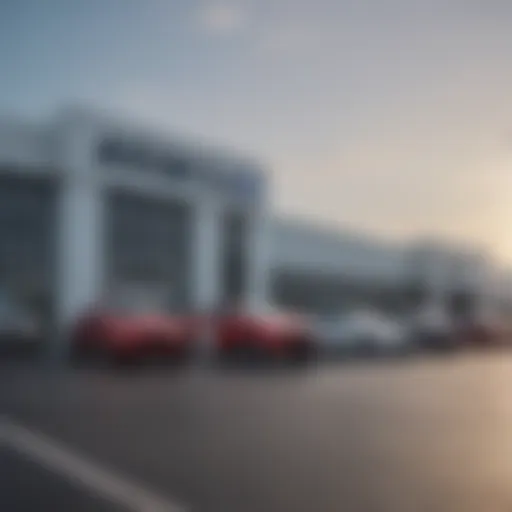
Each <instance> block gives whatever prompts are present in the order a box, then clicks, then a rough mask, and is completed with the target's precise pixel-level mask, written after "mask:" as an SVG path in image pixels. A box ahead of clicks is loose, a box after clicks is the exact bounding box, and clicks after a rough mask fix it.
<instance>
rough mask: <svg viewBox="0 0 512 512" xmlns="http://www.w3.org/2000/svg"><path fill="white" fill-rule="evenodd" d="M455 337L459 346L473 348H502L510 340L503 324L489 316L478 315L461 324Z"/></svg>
mask: <svg viewBox="0 0 512 512" xmlns="http://www.w3.org/2000/svg"><path fill="white" fill-rule="evenodd" d="M457 336H458V338H459V340H460V343H461V345H463V346H465V347H475V348H491V347H499V346H504V345H506V344H507V343H509V339H510V333H509V332H508V329H507V327H506V325H505V324H504V322H502V321H501V320H500V319H499V318H496V317H494V316H491V315H485V316H483V315H479V316H476V317H473V318H471V319H468V320H466V321H465V322H461V323H460V325H459V326H458V330H457Z"/></svg>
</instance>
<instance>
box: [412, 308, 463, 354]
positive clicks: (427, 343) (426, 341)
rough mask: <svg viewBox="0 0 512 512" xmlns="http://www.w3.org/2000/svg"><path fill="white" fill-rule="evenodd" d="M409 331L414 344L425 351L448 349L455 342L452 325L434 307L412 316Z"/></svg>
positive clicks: (440, 310)
mask: <svg viewBox="0 0 512 512" xmlns="http://www.w3.org/2000/svg"><path fill="white" fill-rule="evenodd" d="M409 331H410V336H411V338H412V339H413V340H414V342H415V343H416V344H417V345H419V346H422V347H424V348H427V349H448V348H451V347H452V346H453V344H454V342H455V325H454V323H453V322H452V320H451V318H450V317H449V315H448V314H447V313H446V312H445V311H444V310H443V309H442V308H440V307H436V306H434V305H430V306H426V307H424V308H421V309H420V310H418V311H417V312H416V313H415V314H413V315H412V317H411V319H410V322H409Z"/></svg>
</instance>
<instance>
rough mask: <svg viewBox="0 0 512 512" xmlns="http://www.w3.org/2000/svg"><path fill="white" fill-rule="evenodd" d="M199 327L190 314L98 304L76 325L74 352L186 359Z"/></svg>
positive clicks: (123, 358) (122, 359)
mask: <svg viewBox="0 0 512 512" xmlns="http://www.w3.org/2000/svg"><path fill="white" fill-rule="evenodd" d="M196 331H197V328H196V326H195V323H194V322H192V321H191V320H190V319H188V318H187V317H186V316H172V315H169V314H167V313H164V312H146V311H131V310H129V309H128V310H126V309H117V308H94V309H92V310H91V311H89V312H87V313H86V314H84V315H83V316H82V317H80V318H79V319H78V320H77V321H76V323H75V325H74V326H73V328H72V332H71V353H72V356H73V357H74V358H75V359H78V360H83V359H90V358H97V357H98V356H99V357H100V358H105V359H108V360H110V361H112V362H119V363H128V362H141V361H144V360H147V359H150V358H151V359H153V358H156V359H164V358H165V359H167V358H169V359H171V360H175V361H185V360H186V359H188V356H190V355H191V354H192V352H193V349H194V346H195V341H196Z"/></svg>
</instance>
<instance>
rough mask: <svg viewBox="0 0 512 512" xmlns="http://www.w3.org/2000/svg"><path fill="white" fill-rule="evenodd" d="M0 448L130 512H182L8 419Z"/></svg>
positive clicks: (0, 422) (0, 428)
mask: <svg viewBox="0 0 512 512" xmlns="http://www.w3.org/2000/svg"><path fill="white" fill-rule="evenodd" d="M2 444H3V445H6V446H9V447H11V448H13V449H15V450H16V451H17V452H19V453H22V454H24V455H25V456H28V457H30V458H31V459H33V460H36V461H37V462H39V463H40V464H41V465H43V466H45V467H46V468H48V469H50V470H53V471H54V472H57V473H59V474H60V475H61V476H64V477H65V478H67V479H68V480H71V481H72V482H78V483H80V484H81V485H82V486H83V487H86V488H88V489H89V490H90V491H92V492H93V493H94V494H96V495H100V496H101V497H103V498H106V499H108V500H109V501H111V502H114V503H117V504H120V505H122V506H124V507H126V508H127V510H129V511H131V512H185V508H183V507H182V506H181V505H179V504H178V503H175V502H174V501H172V500H168V499H165V498H163V497H161V496H158V495H157V494H155V493H154V492H152V491H150V490H148V489H147V488H145V487H143V486H142V485H140V484H138V483H136V482H134V481H133V480H128V479H127V478H124V477H121V476H119V475H115V474H114V473H113V472H111V471H109V470H107V469H106V468H104V467H100V466H99V465H98V464H96V463H94V462H92V461H88V460H86V459H85V458H84V457H82V456H81V455H78V454H76V453H73V452H71V451H70V450H69V449H68V448H66V447H64V446H63V445H61V444H60V443H57V442H56V441H54V440H52V439H50V438H49V437H47V436H46V435H43V434H41V433H40V432H37V431H35V430H34V429H32V428H29V427H26V426H23V425H21V424H20V423H17V422H15V421H14V420H12V419H9V418H0V445H2Z"/></svg>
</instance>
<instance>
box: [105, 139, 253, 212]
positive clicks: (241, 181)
mask: <svg viewBox="0 0 512 512" xmlns="http://www.w3.org/2000/svg"><path fill="white" fill-rule="evenodd" d="M97 156H98V160H99V162H100V164H102V165H105V166H112V165H114V166H120V167H125V168H132V169H134V170H139V171H140V170H145V171H148V172H156V173H159V174H164V175H167V176H169V177H171V178H173V179H178V180H180V181H196V182H199V183H204V184H206V186H208V187H209V188H210V187H211V188H213V189H214V190H215V191H216V192H218V193H221V194H224V195H226V196H228V197H230V198H232V199H235V200H237V201H241V202H244V203H245V202H248V203H254V202H257V201H259V199H260V198H261V195H262V192H263V177H262V175H261V174H260V173H258V172H254V171H252V170H240V171H238V170H237V171H229V172H227V171H226V170H225V169H222V168H221V169H218V168H215V167H217V166H214V165H212V166H211V168H210V167H208V165H206V166H204V165H201V166H195V165H193V159H191V158H188V157H186V156H183V155H180V154H179V153H178V152H177V151H175V152H173V151H172V150H168V149H157V148H155V147H154V146H150V145H147V144H144V143H142V142H139V143H137V142H134V141H132V140H130V141H128V140H126V139H124V138H118V137H109V138H105V139H103V141H102V142H101V143H100V145H99V147H98V155H97ZM205 167H206V168H205Z"/></svg>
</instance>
